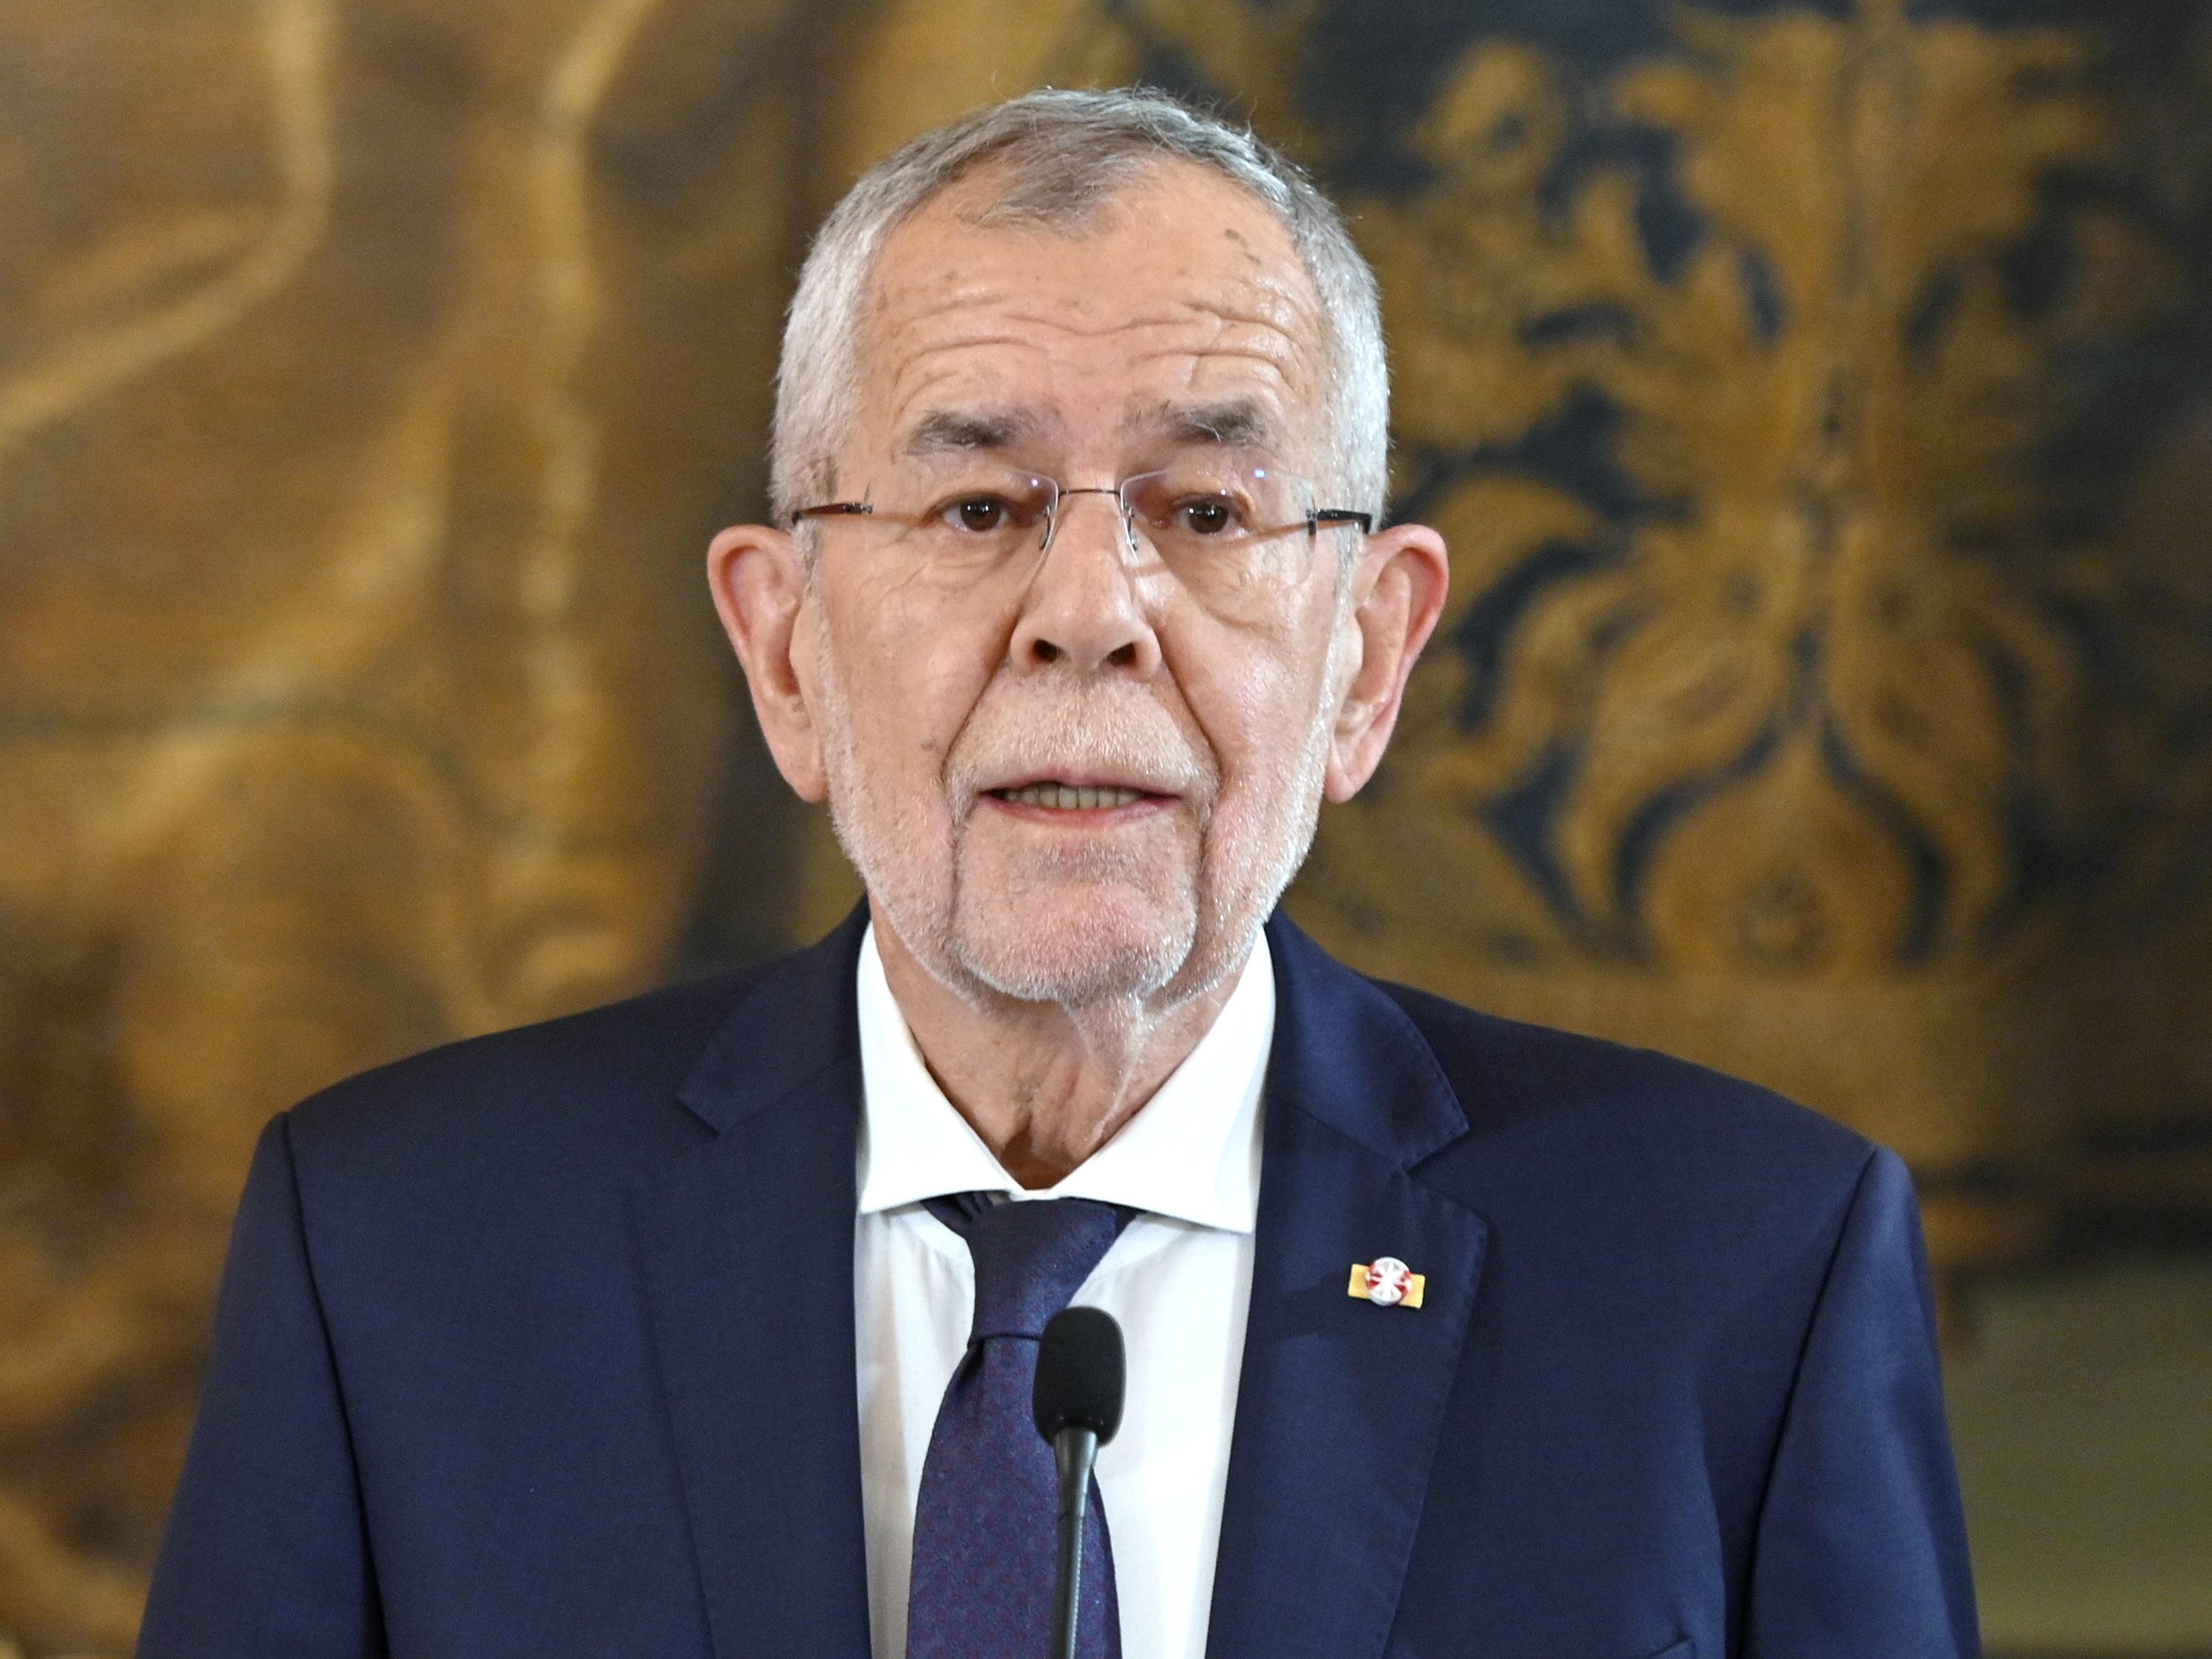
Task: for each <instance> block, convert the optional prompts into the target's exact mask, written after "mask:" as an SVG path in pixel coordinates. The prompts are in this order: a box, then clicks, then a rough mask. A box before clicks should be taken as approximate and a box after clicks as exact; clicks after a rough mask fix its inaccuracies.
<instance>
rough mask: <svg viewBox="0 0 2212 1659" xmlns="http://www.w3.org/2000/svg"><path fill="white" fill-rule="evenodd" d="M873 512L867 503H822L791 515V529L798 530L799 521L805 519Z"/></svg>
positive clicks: (801, 508) (844, 516)
mask: <svg viewBox="0 0 2212 1659" xmlns="http://www.w3.org/2000/svg"><path fill="white" fill-rule="evenodd" d="M875 510H876V509H875V507H874V506H873V505H872V504H871V503H869V502H867V501H824V502H823V503H822V504H821V505H820V506H819V507H800V508H799V510H798V511H797V512H796V513H793V514H792V515H791V527H792V528H793V530H796V529H798V528H799V522H800V520H805V519H827V518H832V517H837V518H846V517H852V516H856V515H858V514H860V513H872V512H874V511H875Z"/></svg>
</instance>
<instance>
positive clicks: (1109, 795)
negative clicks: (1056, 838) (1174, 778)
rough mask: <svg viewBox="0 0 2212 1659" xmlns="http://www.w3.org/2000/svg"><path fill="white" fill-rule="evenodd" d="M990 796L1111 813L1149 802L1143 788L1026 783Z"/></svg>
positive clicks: (1061, 808)
mask: <svg viewBox="0 0 2212 1659" xmlns="http://www.w3.org/2000/svg"><path fill="white" fill-rule="evenodd" d="M990 793H991V795H992V797H993V798H994V799H998V800H1002V801H1006V802H1009V803H1011V804H1012V805H1016V806H1042V807H1046V808H1048V809H1050V810H1053V811H1061V812H1094V811H1110V810H1111V809H1113V808H1115V807H1117V806H1134V805H1136V804H1137V803H1138V802H1139V801H1140V800H1146V799H1150V797H1149V796H1147V795H1146V793H1145V792H1144V791H1143V790H1141V789H1124V788H1121V787H1117V786H1115V785H1112V784H1104V785H1091V784H1073V783H1025V784H1024V785H1022V786H1021V787H1020V788H1018V789H994V790H992V791H991V792H990Z"/></svg>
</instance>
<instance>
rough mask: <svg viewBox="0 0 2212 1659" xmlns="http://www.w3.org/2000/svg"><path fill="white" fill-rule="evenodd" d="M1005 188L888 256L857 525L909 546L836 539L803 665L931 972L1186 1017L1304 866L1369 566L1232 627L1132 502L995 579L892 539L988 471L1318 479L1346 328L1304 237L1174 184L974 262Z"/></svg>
mask: <svg viewBox="0 0 2212 1659" xmlns="http://www.w3.org/2000/svg"><path fill="white" fill-rule="evenodd" d="M990 185H991V180H990V179H989V178H988V176H987V175H985V176H982V177H979V178H977V179H972V180H969V181H966V182H965V183H964V184H963V185H962V186H958V187H956V188H955V190H954V191H951V192H950V193H949V194H948V195H947V196H945V197H940V198H939V200H938V201H937V202H936V203H934V204H932V206H931V207H930V208H928V209H927V210H925V211H924V212H923V213H922V214H921V215H920V216H917V217H916V218H915V219H914V220H912V221H909V222H908V223H907V224H906V225H904V226H903V227H902V228H900V229H899V230H898V231H897V232H896V234H894V235H893V236H892V237H891V238H890V240H889V241H888V242H887V243H886V245H885V246H884V249H883V252H882V254H881V258H880V260H879V262H878V267H877V270H876V275H875V285H874V289H873V294H872V302H871V304H870V305H869V307H868V308H867V310H866V315H865V325H864V328H865V331H864V335H863V341H862V351H863V359H862V361H863V364H864V368H863V379H862V383H861V384H862V397H861V403H860V415H859V419H858V420H857V422H856V423H855V429H854V432H853V433H852V435H851V436H850V441H849V442H848V444H847V446H846V447H845V449H844V451H843V453H842V455H841V457H840V458H839V463H838V493H839V495H842V496H844V497H846V498H848V499H860V500H866V501H872V502H874V503H877V504H878V507H880V508H884V509H886V510H887V511H886V516H885V517H884V518H883V519H879V520H867V519H860V520H835V519H833V520H825V521H823V524H822V526H821V529H820V531H819V532H818V537H819V539H818V542H817V562H816V564H815V567H814V573H813V580H812V582H811V585H810V587H809V590H808V592H807V596H806V599H805V603H804V605H803V606H802V607H801V610H800V613H799V617H798V621H797V626H796V633H795V637H794V641H793V661H794V664H795V666H796V668H797V671H798V674H799V680H800V683H801V684H802V685H804V686H805V688H806V691H807V695H806V702H807V703H808V705H809V707H810V709H811V714H812V715H813V718H814V720H816V722H817V726H818V727H819V730H820V736H821V744H822V752H823V767H824V769H825V771H826V775H827V781H828V787H829V799H830V805H831V809H832V811H833V813H834V815H835V817H836V823H837V826H838V830H839V834H840V836H842V839H843V840H844V842H845V844H846V846H847V848H848V850H849V851H850V852H851V854H853V856H854V860H855V862H856V863H857V864H858V865H859V866H860V870H861V872H862V875H863V877H864V878H865V879H866V883H867V886H868V890H869V893H870V895H871V897H872V901H873V903H874V905H875V908H876V915H877V917H878V922H879V923H880V924H883V925H885V926H887V927H889V928H890V930H891V931H892V932H893V933H896V935H897V937H898V940H899V942H900V943H901V944H902V945H904V946H905V947H906V948H907V950H908V951H910V952H911V953H912V954H913V955H914V956H915V957H916V958H917V959H918V960H919V961H920V962H921V963H922V965H923V966H924V967H925V968H927V969H928V970H929V971H930V972H932V973H933V975H935V976H937V977H938V978H939V980H941V981H944V982H945V983H946V984H948V985H950V986H951V987H953V988H954V989H955V990H957V991H959V992H961V993H962V994H965V995H968V996H969V997H971V998H972V997H974V996H975V995H976V994H978V993H980V992H983V991H993V992H996V993H998V994H1003V995H1011V996H1013V997H1017V998H1020V999H1023V1000H1049V1001H1055V1002H1061V1003H1066V1004H1071V1005H1074V1004H1082V1003H1086V1002H1091V1001H1095V1000H1100V999H1107V998H1121V997H1129V996H1138V997H1151V996H1153V995H1155V994H1161V993H1164V994H1166V996H1167V997H1169V998H1175V997H1180V996H1182V995H1188V994H1194V993H1195V992H1198V991H1200V990H1203V989H1205V988H1206V987H1208V986H1209V985H1211V984H1212V983H1213V982H1215V981H1218V978H1219V977H1220V975H1223V974H1224V973H1225V972H1227V971H1228V970H1230V969H1232V968H1233V967H1234V966H1235V965H1236V963H1237V962H1238V961H1239V960H1241V959H1242V955H1243V951H1244V949H1245V947H1246V946H1247V945H1248V944H1249V940H1250V939H1251V937H1252V933H1253V930H1254V929H1255V927H1257V925H1258V924H1259V922H1260V921H1261V919H1262V918H1263V916H1264V914H1265V912H1266V909H1267V907H1268V906H1269V905H1270V904H1271V903H1272V902H1273V899H1274V897H1275V896H1276V895H1277V893H1278V892H1279V890H1280V888H1281V886H1282V884H1284V883H1285V881H1286V880H1287V879H1288V878H1289V876H1290V874H1291V872H1292V871H1293V870H1294V869H1295V868H1296V866H1297V861H1298V860H1299V859H1300V858H1301V857H1302V856H1303V855H1304V850H1305V848H1306V845H1307V843H1308V841H1309V839H1310V836H1311V833H1312V829H1313V824H1314V819H1315V815H1316V811H1317V810H1318V806H1319V801H1320V797H1321V793H1322V777H1323V770H1324V761H1325V757H1326V755H1327V752H1328V732H1329V724H1330V719H1331V716H1332V715H1333V714H1334V709H1335V705H1336V702H1337V699H1338V695H1339V693H1340V690H1341V688H1340V685H1339V684H1334V682H1335V681H1338V680H1340V678H1341V673H1340V670H1341V667H1342V663H1343V659H1344V656H1345V654H1346V653H1344V652H1343V651H1341V650H1337V649H1333V648H1332V642H1333V641H1334V640H1336V639H1338V638H1339V637H1340V635H1345V636H1346V637H1348V635H1346V629H1345V621H1344V614H1343V607H1342V606H1341V605H1340V592H1341V591H1342V586H1343V584H1342V581H1341V580H1340V553H1341V551H1342V550H1343V549H1342V538H1344V537H1346V536H1347V535H1350V534H1351V533H1352V532H1350V531H1348V530H1342V529H1336V530H1328V529H1325V530H1323V531H1322V533H1321V536H1320V538H1319V539H1318V544H1315V543H1314V542H1313V541H1312V540H1310V538H1308V537H1307V535H1306V534H1305V532H1304V528H1303V526H1300V527H1299V528H1298V529H1297V532H1295V534H1294V536H1293V537H1291V538H1290V539H1289V541H1288V543H1287V544H1286V545H1289V546H1291V547H1294V549H1295V558H1294V559H1287V560H1285V561H1284V568H1285V571H1286V572H1287V573H1288V574H1285V575H1283V576H1282V577H1281V579H1280V580H1279V582H1278V583H1277V584H1275V585H1271V586H1269V587H1268V588H1267V590H1266V591H1265V592H1264V593H1263V594H1261V593H1255V592H1237V593H1234V594H1225V593H1222V592H1215V593H1212V594H1211V595H1208V594H1206V593H1204V592H1200V591H1197V590H1195V589H1194V586H1193V585H1192V584H1191V583H1190V582H1188V580H1185V579H1184V578H1183V577H1182V576H1180V575H1178V574H1177V572H1176V570H1175V569H1173V568H1170V567H1169V566H1168V565H1166V564H1165V563H1164V562H1163V561H1162V560H1160V559H1158V558H1157V557H1153V556H1151V552H1150V550H1149V549H1143V550H1139V551H1138V552H1134V553H1133V552H1132V550H1130V548H1129V546H1128V545H1127V542H1126V541H1125V539H1124V537H1123V533H1122V530H1121V520H1120V518H1119V508H1118V507H1117V505H1116V503H1115V501H1114V499H1113V498H1112V497H1111V496H1110V495H1088V494H1086V495H1073V496H1069V497H1066V498H1064V499H1063V500H1062V501H1061V503H1060V515H1059V518H1058V521H1057V526H1056V529H1055V531H1054V535H1053V537H1052V540H1051V544H1050V547H1049V549H1048V550H1047V551H1046V552H1044V553H1043V554H1042V555H1039V554H1038V553H1037V552H1036V542H1035V540H1034V539H1032V540H1031V542H1030V544H1029V546H1028V548H1027V549H1026V550H1025V551H1024V553H1023V554H1022V555H1020V556H1016V557H1014V558H1012V559H1010V560H1008V561H1006V562H1005V563H1004V564H1002V565H1000V566H996V567H994V568H991V569H990V570H989V571H988V572H987V574H981V575H978V576H975V577H974V578H972V579H971V578H969V577H967V576H965V575H963V576H962V577H961V578H960V579H957V580H954V579H951V578H950V577H948V575H947V574H946V573H945V571H944V570H943V568H941V567H933V566H932V565H931V564H930V562H929V561H928V560H927V557H926V556H923V555H922V553H921V550H920V546H919V543H918V540H917V538H915V537H913V536H910V535H905V534H902V533H901V532H900V529H899V527H898V526H896V525H894V524H892V523H890V520H889V517H888V509H891V508H897V507H914V506H918V505H927V504H930V503H933V502H935V501H939V500H940V499H942V486H943V484H944V483H945V480H947V479H952V480H955V481H958V480H961V479H963V478H964V477H967V476H969V475H970V474H971V473H975V474H977V475H980V476H987V475H988V474H989V473H990V472H991V471H992V470H994V469H999V470H1006V469H1012V470H1013V471H1021V472H1028V473H1034V474H1037V475H1042V476H1044V477H1050V478H1053V479H1056V480H1057V481H1058V482H1059V483H1060V485H1061V486H1062V487H1063V488H1065V489H1091V488H1097V487H1101V486H1103V487H1107V488H1111V487H1113V486H1115V485H1116V484H1118V483H1120V482H1121V480H1123V479H1125V478H1127V477H1131V476H1133V475H1136V474H1140V473H1146V472H1148V471H1154V470H1157V469H1160V468H1164V467H1169V466H1170V465H1179V464H1180V465H1199V466H1212V467H1215V468H1217V469H1218V467H1220V466H1221V465H1225V464H1227V465H1236V464H1238V463H1244V464H1250V463H1254V462H1257V463H1260V464H1265V465H1273V466H1274V467H1275V468H1276V469H1277V470H1278V471H1285V470H1286V471H1291V472H1294V473H1300V474H1304V475H1305V476H1307V477H1318V476H1319V475H1322V474H1324V473H1326V472H1327V471H1328V466H1327V465H1326V462H1325V460H1324V456H1325V453H1326V451H1325V447H1324V444H1325V435H1326V432H1325V427H1324V422H1323V416H1322V410H1323V406H1324V395H1325V388H1326V385H1327V380H1326V373H1327V347H1326V344H1325V341H1326V339H1327V336H1326V333H1325V331H1324V330H1325V325H1324V323H1323V320H1322V313H1321V311H1320V308H1319V303H1318V301H1317V299H1316V296H1315V295H1314V292H1313V289H1312V286H1311V283H1310V280H1309V279H1308V278H1307V276H1305V274H1304V268H1303V266H1302V264H1300V262H1299V260H1298V258H1297V255H1296V253H1295V252H1294V250H1293V249H1292V247H1291V243H1290V240H1289V238H1288V236H1287V234H1285V231H1284V230H1283V229H1282V228H1281V227H1280V225H1279V224H1278V222H1276V221H1275V220H1274V218H1273V216H1271V215H1270V214H1269V213H1268V212H1267V210H1265V209H1263V208H1261V206H1259V205H1258V204H1255V203H1254V202H1253V201H1251V200H1250V199H1249V197H1246V196H1244V195H1243V193H1242V192H1241V191H1237V189H1235V188H1234V187H1232V186H1231V185H1229V184H1227V183H1226V182H1225V181H1224V180H1222V179H1218V178H1217V177H1215V176H1214V175H1212V174H1211V173H1206V172H1204V171H1202V170H1200V169H1197V168H1194V167H1184V166H1181V165H1176V164H1169V165H1164V166H1162V167H1158V168H1157V169H1155V170H1154V172H1153V173H1152V175H1151V178H1150V179H1149V181H1148V182H1145V183H1142V184H1140V185H1138V186H1137V187H1135V188H1133V189H1132V190H1131V191H1127V193H1125V194H1124V195H1123V196H1122V197H1121V198H1119V199H1118V200H1117V201H1116V202H1115V204H1113V205H1112V207H1111V208H1110V209H1109V210H1108V212H1107V214H1106V216H1105V217H1104V219H1103V222H1101V223H1100V224H1099V226H1098V227H1097V229H1096V231H1095V232H1094V233H1092V234H1085V235H1082V236H1079V237H1070V236H1066V235H1063V234H1053V233H1048V232H1039V231H1036V230H1034V229H1030V228H977V227H976V226H975V224H973V223H972V222H969V219H968V218H967V217H966V216H965V215H968V214H972V212H973V211H974V210H975V207H976V205H977V204H980V203H981V202H984V201H987V200H988V199H989V191H990ZM1331 488H1332V486H1330V485H1329V484H1328V483H1326V482H1325V481H1324V482H1323V483H1321V485H1320V489H1321V492H1322V495H1324V496H1326V495H1328V493H1329V491H1330V489H1331ZM1316 504H1318V505H1322V506H1331V505H1339V504H1340V503H1336V502H1334V501H1328V500H1322V501H1319V502H1318V503H1316Z"/></svg>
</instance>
